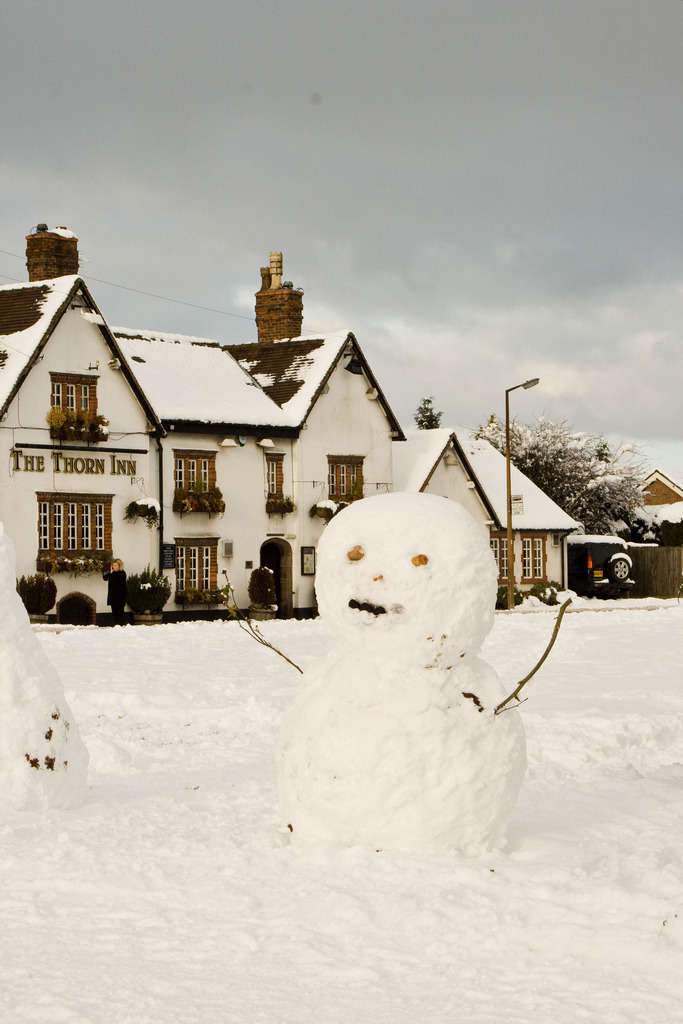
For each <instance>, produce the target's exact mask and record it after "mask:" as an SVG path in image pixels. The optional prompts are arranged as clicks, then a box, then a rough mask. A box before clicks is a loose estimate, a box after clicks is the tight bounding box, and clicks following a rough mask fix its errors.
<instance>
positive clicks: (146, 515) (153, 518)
mask: <svg viewBox="0 0 683 1024" xmlns="http://www.w3.org/2000/svg"><path fill="white" fill-rule="evenodd" d="M123 518H124V520H125V522H127V523H137V521H138V519H143V520H144V522H145V523H146V525H147V529H148V530H151V529H153V527H155V526H157V524H158V522H159V502H158V501H157V499H156V498H136V500H135V501H130V502H129V503H128V504H127V505H126V510H125V512H124V513H123Z"/></svg>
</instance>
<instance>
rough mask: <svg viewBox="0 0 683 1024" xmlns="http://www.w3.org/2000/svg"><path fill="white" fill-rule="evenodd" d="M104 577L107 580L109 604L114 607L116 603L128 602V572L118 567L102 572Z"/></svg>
mask: <svg viewBox="0 0 683 1024" xmlns="http://www.w3.org/2000/svg"><path fill="white" fill-rule="evenodd" d="M102 579H103V580H107V604H108V605H110V606H111V607H112V608H113V607H114V605H116V604H125V603H126V574H125V572H124V570H123V569H116V570H114V571H113V572H105V573H102Z"/></svg>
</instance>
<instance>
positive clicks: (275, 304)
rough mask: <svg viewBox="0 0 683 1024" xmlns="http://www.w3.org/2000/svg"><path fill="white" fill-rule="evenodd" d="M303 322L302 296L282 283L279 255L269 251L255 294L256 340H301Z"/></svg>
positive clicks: (295, 289) (302, 294) (285, 283)
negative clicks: (259, 286)
mask: <svg viewBox="0 0 683 1024" xmlns="http://www.w3.org/2000/svg"><path fill="white" fill-rule="evenodd" d="M303 319H304V293H303V291H302V290H301V289H300V288H294V286H293V285H292V282H291V281H283V280H282V253H281V252H271V254H270V266H269V267H261V288H260V290H259V291H257V292H256V328H257V330H258V340H259V341H277V340H278V339H280V338H300V337H301V324H302V323H303Z"/></svg>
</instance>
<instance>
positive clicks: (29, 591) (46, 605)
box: [17, 572, 57, 622]
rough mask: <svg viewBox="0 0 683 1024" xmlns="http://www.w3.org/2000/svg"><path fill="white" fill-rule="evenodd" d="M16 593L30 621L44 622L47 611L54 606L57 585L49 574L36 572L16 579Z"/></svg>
mask: <svg viewBox="0 0 683 1024" xmlns="http://www.w3.org/2000/svg"><path fill="white" fill-rule="evenodd" d="M17 594H18V595H19V597H20V598H21V600H22V601H23V603H24V608H25V609H26V611H27V612H28V617H29V619H30V620H31V622H46V621H47V613H48V612H49V611H50V609H51V608H54V606H55V601H56V599H57V585H56V584H55V581H54V580H53V579H52V578H51V577H50V576H46V575H45V574H44V573H42V572H38V573H36V574H35V576H22V577H21V578H20V579H18V580H17Z"/></svg>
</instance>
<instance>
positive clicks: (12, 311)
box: [0, 276, 79, 408]
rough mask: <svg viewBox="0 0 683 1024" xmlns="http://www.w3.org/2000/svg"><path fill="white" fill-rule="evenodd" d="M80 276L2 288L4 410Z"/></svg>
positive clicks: (0, 402) (0, 401)
mask: <svg viewBox="0 0 683 1024" xmlns="http://www.w3.org/2000/svg"><path fill="white" fill-rule="evenodd" d="M77 281H79V278H78V277H72V276H69V277H59V278H57V279H55V280H53V281H31V282H28V283H24V284H9V285H2V286H0V408H2V407H3V406H4V405H5V403H6V402H7V400H8V399H9V398H10V397H11V395H12V392H13V390H14V388H15V386H16V385H17V383H18V382H19V380H20V379H21V377H22V374H23V373H24V371H25V370H26V369H27V367H28V364H29V362H30V360H31V358H32V356H33V355H34V354H35V353H36V350H37V349H38V348H39V346H40V344H41V342H42V341H43V339H44V338H45V336H46V334H47V333H48V331H49V330H50V328H51V327H52V326H53V325H54V323H55V322H56V319H57V316H58V313H59V312H60V310H61V308H62V307H63V306H64V304H65V303H66V302H67V300H68V298H69V296H70V295H71V292H72V291H73V289H74V286H75V284H76V282H77Z"/></svg>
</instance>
